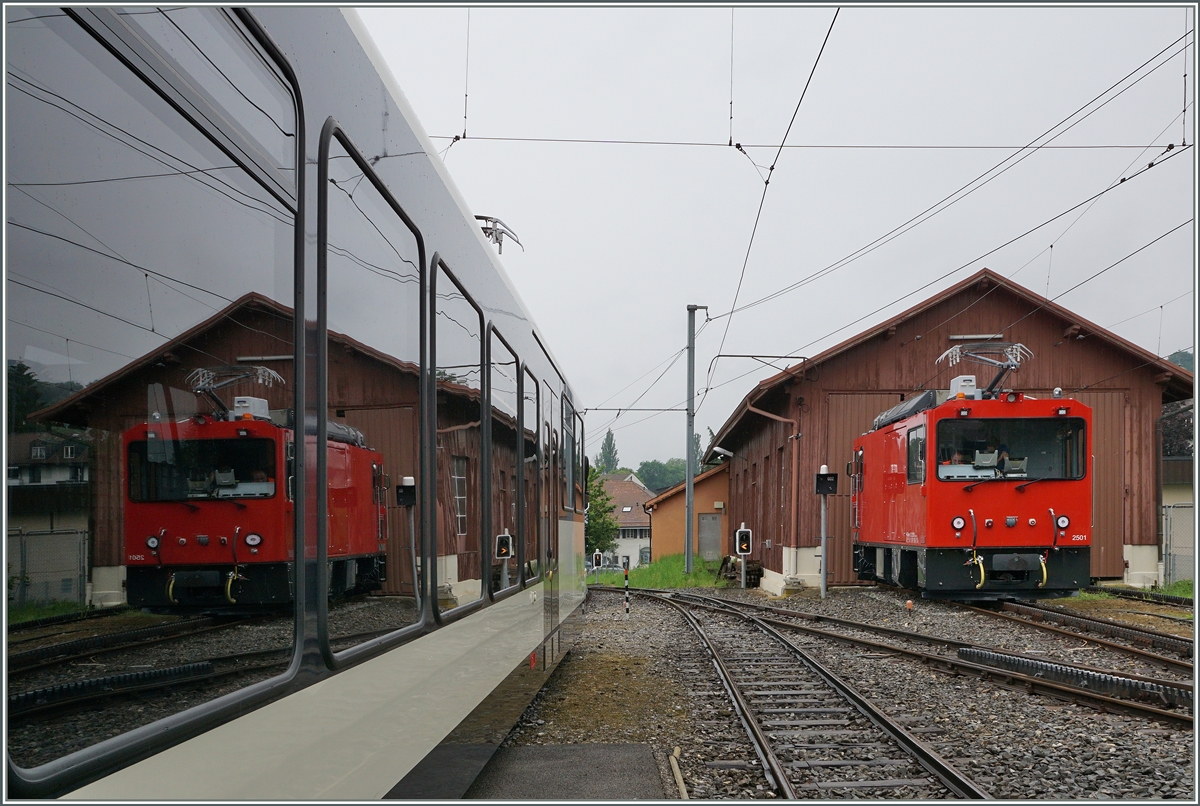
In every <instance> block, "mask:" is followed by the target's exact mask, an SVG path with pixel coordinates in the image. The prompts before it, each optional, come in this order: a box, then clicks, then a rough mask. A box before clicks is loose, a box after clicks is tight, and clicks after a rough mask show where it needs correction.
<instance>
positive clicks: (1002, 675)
mask: <svg viewBox="0 0 1200 806" xmlns="http://www.w3.org/2000/svg"><path fill="white" fill-rule="evenodd" d="M689 595H690V596H695V594H689ZM696 598H706V597H696ZM716 601H720V600H716ZM693 604H694V605H695V606H696V607H706V608H708V609H711V610H715V611H718V612H722V613H736V612H737V611H736V610H735V609H733V608H732V607H730V606H716V605H708V604H703V603H701V602H694V603H693ZM763 621H764V622H766V623H768V624H772V625H774V626H778V627H784V628H786V629H792V630H799V631H801V632H806V633H810V634H812V635H816V636H819V637H821V638H828V639H830V640H832V641H839V642H841V643H845V644H851V645H855V646H861V647H866V648H869V649H874V650H877V651H880V652H890V653H895V654H900V655H906V656H908V657H911V658H914V659H916V660H920V661H922V662H924V663H927V664H930V665H933V666H935V667H944V668H945V669H946V670H947V671H951V672H954V673H959V672H970V673H972V674H974V675H976V676H978V677H981V678H983V679H985V680H989V679H993V678H995V679H997V680H1005V681H1008V683H1009V684H1010V685H1013V686H1015V687H1017V688H1022V689H1024V690H1025V691H1027V692H1029V693H1031V694H1042V695H1044V696H1049V697H1055V698H1058V699H1066V700H1068V701H1075V702H1079V703H1081V704H1084V705H1088V706H1090V707H1092V708H1097V709H1098V710H1102V711H1109V712H1114V713H1124V714H1132V715H1134V716H1140V717H1155V718H1158V719H1162V720H1165V721H1168V722H1174V723H1183V724H1185V725H1188V726H1189V727H1190V726H1191V725H1192V724H1193V719H1192V716H1191V715H1190V714H1178V713H1175V712H1173V711H1164V710H1162V709H1159V708H1153V707H1151V706H1147V705H1142V704H1141V703H1137V702H1133V701H1130V700H1119V699H1116V698H1113V697H1105V696H1103V695H1100V694H1096V693H1094V692H1090V691H1088V690H1086V689H1082V688H1077V687H1074V686H1069V685H1066V684H1063V683H1054V682H1051V681H1048V680H1043V679H1041V678H1037V677H1032V676H1030V675H1023V674H1021V673H1019V672H1013V671H1009V670H1007V669H1000V668H997V667H994V666H986V665H983V664H978V663H972V662H970V661H965V660H962V659H960V658H957V657H951V656H946V655H933V654H930V653H928V652H920V651H918V650H915V649H905V648H904V647H898V646H893V645H891V644H882V643H879V642H878V641H870V640H867V639H865V638H852V637H850V636H848V635H840V634H838V633H833V632H829V631H828V630H822V629H820V628H818V627H809V626H806V625H803V624H797V623H795V622H788V621H781V620H779V619H763Z"/></svg>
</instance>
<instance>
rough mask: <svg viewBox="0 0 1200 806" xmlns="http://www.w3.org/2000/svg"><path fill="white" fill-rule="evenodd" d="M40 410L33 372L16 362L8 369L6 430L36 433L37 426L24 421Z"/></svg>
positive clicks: (38, 393) (40, 398)
mask: <svg viewBox="0 0 1200 806" xmlns="http://www.w3.org/2000/svg"><path fill="white" fill-rule="evenodd" d="M40 408H42V395H41V392H40V391H39V390H38V379H37V376H36V375H34V374H33V370H31V369H30V368H29V367H27V366H25V364H24V363H22V362H20V361H18V362H17V363H16V364H13V365H12V366H10V367H9V368H8V430H9V432H16V431H36V430H37V429H38V428H39V426H38V425H37V423H31V422H29V421H27V420H26V418H27V417H28V416H29V415H30V413H32V412H35V411H37V410H38V409H40Z"/></svg>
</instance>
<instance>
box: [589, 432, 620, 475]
mask: <svg viewBox="0 0 1200 806" xmlns="http://www.w3.org/2000/svg"><path fill="white" fill-rule="evenodd" d="M592 466H593V467H595V468H596V469H597V470H599V471H600V472H601V473H613V472H615V471H616V469H617V467H619V466H620V461H619V460H618V459H617V441H616V440H615V439H613V432H612V429H611V428H610V429H608V433H607V434H605V435H604V442H602V443H600V453H598V454H596V461H595V462H593V463H592Z"/></svg>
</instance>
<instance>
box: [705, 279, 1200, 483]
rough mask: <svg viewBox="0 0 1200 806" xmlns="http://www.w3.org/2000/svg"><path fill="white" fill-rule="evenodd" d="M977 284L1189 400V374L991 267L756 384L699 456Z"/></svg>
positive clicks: (707, 455)
mask: <svg viewBox="0 0 1200 806" xmlns="http://www.w3.org/2000/svg"><path fill="white" fill-rule="evenodd" d="M981 282H986V283H988V284H991V285H995V286H996V290H1003V291H1005V292H1007V293H1010V294H1012V295H1014V296H1016V297H1018V298H1021V299H1024V300H1027V301H1028V302H1030V303H1033V304H1035V305H1037V306H1038V310H1044V311H1045V312H1046V313H1048V314H1050V315H1054V316H1057V317H1059V318H1061V319H1064V320H1066V321H1068V322H1072V323H1073V325H1072V327H1073V328H1077V335H1079V336H1080V337H1083V336H1089V337H1092V338H1096V339H1099V340H1100V341H1103V342H1106V343H1108V344H1110V345H1112V346H1114V347H1116V348H1117V349H1119V350H1122V351H1124V352H1126V353H1129V354H1130V355H1132V356H1133V357H1134V358H1136V359H1138V360H1140V361H1143V362H1145V366H1147V367H1149V368H1152V369H1155V370H1158V371H1159V372H1160V373H1162V374H1163V375H1164V376H1166V377H1164V395H1165V396H1166V398H1167V399H1168V400H1183V399H1186V398H1190V397H1192V389H1193V382H1194V378H1193V375H1192V373H1191V372H1189V371H1188V370H1186V369H1184V368H1183V367H1181V366H1179V365H1177V364H1174V363H1172V362H1170V361H1168V360H1166V359H1165V358H1160V357H1158V356H1157V355H1155V354H1154V353H1152V352H1150V351H1149V350H1146V349H1143V348H1142V347H1139V346H1137V345H1136V344H1134V343H1133V342H1131V341H1128V340H1126V339H1123V338H1121V337H1120V336H1118V335H1117V334H1115V333H1113V332H1111V331H1109V330H1106V329H1105V328H1102V327H1100V326H1099V325H1097V324H1094V323H1092V322H1089V321H1088V320H1086V319H1084V318H1083V317H1081V316H1079V315H1078V314H1076V313H1074V312H1073V311H1071V310H1068V309H1067V308H1064V307H1063V306H1061V305H1059V304H1057V303H1055V302H1053V301H1052V300H1050V299H1048V298H1046V297H1044V296H1042V295H1041V294H1038V293H1037V292H1035V291H1030V290H1029V289H1028V288H1025V287H1024V286H1021V285H1018V284H1017V283H1014V282H1013V281H1012V280H1010V279H1008V278H1007V277H1004V276H1003V275H1000V274H997V273H996V272H994V271H992V270H991V269H987V268H985V269H980V270H979V271H978V272H976V273H975V274H973V275H971V276H970V277H968V278H966V279H965V280H963V281H962V282H960V283H957V284H955V285H953V286H950V287H949V288H947V289H946V290H945V291H942V292H940V293H938V294H934V295H933V296H932V297H929V298H928V299H926V300H924V301H922V302H919V303H917V304H916V305H914V306H913V307H911V308H909V309H908V310H906V311H904V312H903V313H899V314H897V315H896V316H893V317H892V318H891V319H888V320H887V321H885V322H882V323H880V324H878V325H875V326H874V327H871V328H868V329H867V330H864V331H862V332H861V333H859V334H858V335H855V336H851V337H850V338H848V339H846V340H845V341H843V342H842V343H841V344H838V345H835V346H833V347H830V348H829V349H828V350H825V351H823V352H821V353H818V354H817V355H815V356H813V357H811V358H807V359H801V361H800V363H798V364H796V365H795V366H792V367H788V368H787V369H785V370H784V371H783V372H780V373H778V374H776V375H772V376H771V377H769V378H767V379H765V380H763V381H760V382H759V383H758V384H757V385H755V387H754V388H753V389H751V390H750V392H749V393H748V394H747V395H746V396H745V397H744V398H742V402H741V403H739V404H738V407H737V408H736V409H734V411H733V413H732V414H731V415H730V416H729V419H727V420H726V421H725V424H724V425H722V426H721V430H720V431H718V432H717V434H716V437H715V438H714V439H713V441H712V443H711V444H710V445H709V447H708V450H707V451H706V452H705V454H704V461H706V462H707V461H710V460H711V458H712V449H713V448H714V447H717V446H720V445H722V442H723V441H724V440H725V438H726V437H728V436H729V434H730V432H731V431H733V429H734V428H735V427H736V426H737V425H738V423H740V422H741V421H742V419H743V418H744V417H745V416H746V414H747V413H748V410H749V407H750V406H752V405H753V404H754V402H755V401H757V400H758V399H759V398H761V397H762V396H763V395H766V394H767V393H768V392H770V391H771V390H773V389H775V388H776V387H778V386H780V385H781V384H783V383H786V382H787V381H789V380H791V379H792V378H795V377H797V376H798V375H799V374H800V373H802V372H805V371H807V370H809V369H812V368H813V367H815V366H817V365H819V364H821V363H823V362H825V361H827V360H829V359H830V358H833V357H834V356H837V355H841V354H842V353H845V352H848V351H849V350H852V349H853V348H855V347H858V346H859V345H862V344H864V343H866V342H867V341H869V340H871V339H873V338H875V337H876V336H881V335H884V334H886V333H887V332H888V331H889V330H890V329H892V328H894V327H896V326H897V325H898V324H900V323H902V322H904V321H905V320H907V319H910V318H912V317H913V316H915V315H917V314H919V313H921V312H923V311H925V310H928V309H929V308H932V307H934V306H935V305H938V304H940V303H942V302H944V301H946V300H947V299H950V298H951V297H953V296H955V295H956V294H959V293H961V292H963V291H965V290H967V289H969V288H971V287H972V286H974V285H976V284H978V283H981Z"/></svg>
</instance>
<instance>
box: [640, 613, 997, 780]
mask: <svg viewBox="0 0 1200 806" xmlns="http://www.w3.org/2000/svg"><path fill="white" fill-rule="evenodd" d="M639 593H641V592H639ZM641 595H643V596H651V597H653V598H655V599H657V600H659V601H662V602H664V603H666V604H668V605H670V606H672V607H674V608H676V609H677V610H679V611H680V612H681V613H682V614H683V616H684V618H685V619H687V621H688V623H689V625H691V627H692V629H693V630H694V631H695V632H696V634H697V635H698V636H699V638H700V640H701V642H702V643H703V644H704V646H705V648H706V649H707V651H708V652H709V653H710V655H711V657H712V662H713V665H714V667H715V669H716V670H717V673H718V675H719V676H720V678H721V680H722V683H723V685H724V687H725V689H726V691H727V692H728V693H729V695H730V698H731V700H732V702H733V706H734V709H735V711H736V712H737V714H738V716H739V718H740V719H741V721H742V723H743V725H744V727H745V728H746V732H747V735H748V736H749V737H750V740H751V742H752V743H753V744H754V747H755V752H756V754H757V755H758V757H759V760H760V762H761V763H762V766H763V771H764V772H765V774H766V776H767V778H768V781H769V783H770V785H771V786H772V787H773V788H774V789H775V791H776V793H777V794H778V795H779V796H781V797H785V798H788V799H797V798H800V797H823V796H826V795H834V796H841V797H855V798H860V797H891V798H914V797H920V798H928V797H947V796H949V797H958V798H974V799H985V798H989V797H990V796H989V795H988V794H987V792H986V791H984V790H983V789H982V788H980V787H979V786H978V785H976V784H975V783H973V782H972V781H970V780H969V779H968V778H966V776H964V775H963V774H962V773H960V772H959V771H958V770H956V769H954V767H952V766H951V765H950V764H949V763H948V762H946V761H945V760H944V759H943V758H941V757H940V756H939V755H938V754H937V752H936V751H935V750H934V749H933V748H932V747H931V746H929V745H928V744H926V743H925V742H923V741H921V740H920V739H919V738H917V734H919V733H923V732H940V730H941V729H940V728H933V729H925V728H920V727H918V728H906V727H904V726H902V725H901V724H899V723H898V722H897V721H895V720H892V719H891V718H889V717H888V716H887V715H886V714H885V713H883V712H882V711H880V710H879V709H878V708H876V707H875V706H874V705H873V704H872V703H871V702H870V701H869V700H868V699H866V698H865V697H863V696H862V695H861V694H859V693H858V692H857V691H855V690H854V689H853V688H851V687H850V686H849V685H847V684H846V683H845V682H843V681H842V680H840V679H839V678H838V677H837V676H835V675H834V674H833V673H832V672H830V671H829V670H828V669H826V668H825V667H824V666H822V665H821V664H820V663H818V662H817V661H816V660H815V659H813V658H812V657H811V656H809V655H808V654H807V653H805V652H804V651H803V650H801V649H799V648H798V647H795V646H793V645H792V644H791V643H790V642H788V641H787V639H786V638H784V636H783V635H781V634H780V633H779V632H778V631H777V630H776V629H774V628H773V627H772V626H771V625H769V624H767V623H766V622H765V621H764V620H763V619H761V618H758V617H757V616H754V615H752V614H749V613H742V612H736V611H733V610H725V611H722V612H713V609H712V608H711V607H709V606H705V605H701V604H700V603H698V602H695V601H690V600H687V599H677V598H676V597H670V596H666V595H662V594H652V593H641Z"/></svg>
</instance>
